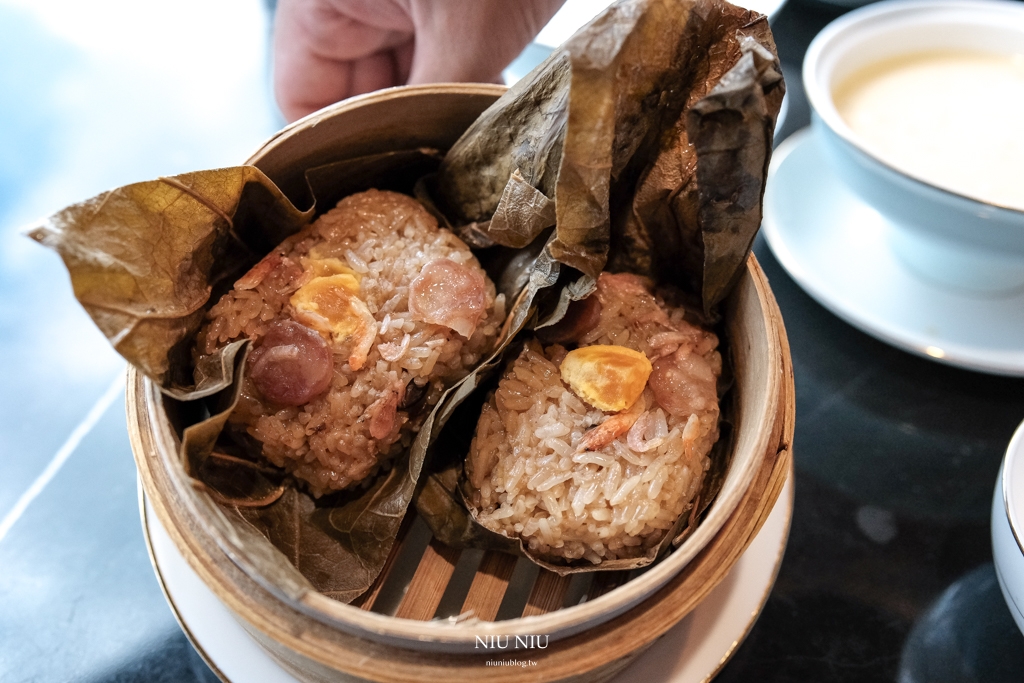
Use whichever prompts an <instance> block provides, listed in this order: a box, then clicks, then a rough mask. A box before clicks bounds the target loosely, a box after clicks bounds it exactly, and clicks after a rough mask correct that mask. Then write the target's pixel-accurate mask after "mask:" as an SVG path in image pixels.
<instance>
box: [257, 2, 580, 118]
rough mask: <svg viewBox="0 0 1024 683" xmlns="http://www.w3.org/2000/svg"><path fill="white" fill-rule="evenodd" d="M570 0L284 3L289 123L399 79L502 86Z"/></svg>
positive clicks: (284, 108) (282, 53) (281, 49)
mask: <svg viewBox="0 0 1024 683" xmlns="http://www.w3.org/2000/svg"><path fill="white" fill-rule="evenodd" d="M563 2H564V0H280V3H279V5H278V8H277V17H276V19H275V27H274V90H275V93H276V96H277V102H278V105H279V106H280V107H281V112H282V113H283V114H284V116H285V118H286V119H287V120H289V121H294V120H295V119H297V118H300V117H302V116H305V115H306V114H308V113H310V112H313V111H316V110H317V109H320V108H321V107H324V106H326V105H328V104H331V103H333V102H337V101H339V100H343V99H345V98H346V97H351V96H353V95H358V94H360V93H365V92H370V91H371V90H377V89H379V88H387V87H390V86H394V85H401V84H403V83H438V82H452V81H455V82H460V81H461V82H491V83H495V82H500V80H501V72H502V70H503V69H504V68H505V67H506V66H508V64H509V62H511V61H512V60H513V59H515V57H516V56H517V55H518V54H519V53H520V52H521V51H522V49H523V48H524V47H526V45H527V43H529V42H530V41H531V40H532V39H533V37H534V36H535V35H537V33H538V32H539V31H540V29H541V28H543V26H544V24H546V23H547V22H548V20H549V19H550V18H551V17H552V16H553V15H554V13H555V12H556V11H558V8H559V7H561V5H562V3H563Z"/></svg>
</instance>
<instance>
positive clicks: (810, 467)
mask: <svg viewBox="0 0 1024 683" xmlns="http://www.w3.org/2000/svg"><path fill="white" fill-rule="evenodd" d="M87 4H88V3H87ZM96 4H97V5H105V3H96ZM106 4H109V3H106ZM135 4H138V5H140V6H141V5H148V4H149V3H135ZM183 4H188V3H183ZM192 4H195V5H196V7H197V8H202V7H207V5H204V4H202V3H192ZM214 4H215V5H217V4H219V3H214ZM225 4H227V5H230V9H231V11H233V12H236V13H237V14H238V15H239V16H242V17H243V18H244V22H241V25H240V26H235V27H234V28H233V32H229V33H230V35H228V36H227V38H229V39H230V40H234V41H236V42H237V45H235V48H236V52H235V53H232V54H234V55H235V58H236V59H237V57H238V54H239V53H238V52H237V50H238V49H243V48H244V49H246V50H249V52H247V53H246V55H247V59H248V60H249V62H251V64H250V66H252V67H253V68H255V69H256V71H254V72H253V73H252V74H249V75H248V76H247V80H246V81H245V84H244V88H248V90H247V91H246V92H244V93H243V92H239V91H238V88H242V87H243V86H238V88H236V89H235V90H234V91H232V90H231V89H221V90H217V89H212V90H210V91H208V92H205V91H203V90H202V88H201V87H196V86H194V84H193V90H191V91H189V96H190V97H193V98H202V97H203V96H204V92H205V97H207V98H208V99H207V100H206V102H205V105H204V104H203V103H200V104H199V105H198V106H200V107H202V106H206V107H207V108H208V109H212V110H213V111H206V114H207V115H206V116H203V115H201V113H200V114H197V113H196V112H195V111H188V110H187V109H188V108H187V107H185V108H183V107H181V106H180V103H177V100H178V99H180V97H176V96H175V93H174V91H173V89H172V86H173V85H174V81H173V78H172V77H171V75H170V74H171V73H172V71H173V69H172V68H171V67H168V66H167V64H162V63H161V64H162V65H161V66H160V68H162V69H170V70H168V71H159V69H156V67H153V68H154V69H156V71H157V73H158V74H162V76H161V79H160V80H159V81H158V82H157V83H155V84H154V82H153V80H154V79H153V78H151V77H150V76H152V74H153V71H147V68H148V67H151V66H153V65H152V64H146V63H143V64H141V65H139V64H134V65H131V68H129V67H125V70H126V72H125V73H122V74H120V75H118V76H116V77H114V76H109V73H110V70H109V68H107V67H108V66H109V64H108V63H106V62H103V60H104V59H111V58H112V57H111V56H110V54H109V53H110V50H111V49H115V48H117V45H115V48H110V43H117V41H118V40H120V38H111V39H110V41H109V42H108V44H106V46H105V45H104V43H103V41H102V40H101V38H102V36H100V37H99V38H96V40H95V41H93V43H89V44H84V43H83V42H82V41H81V40H80V39H75V40H69V39H68V38H67V36H68V35H70V34H74V30H73V28H74V27H71V28H69V27H68V24H67V22H68V21H74V20H75V17H73V16H72V17H67V16H62V15H59V14H54V12H56V10H54V11H51V12H50V13H49V14H47V10H45V8H44V9H37V10H34V11H31V12H30V11H28V10H25V9H19V7H21V5H18V6H16V5H15V3H13V2H10V3H8V2H5V1H4V0H0V350H2V351H3V353H0V378H2V380H3V389H4V390H3V391H0V681H4V682H5V683H7V682H12V683H29V682H39V683H49V682H57V681H89V682H95V683H101V682H103V683H107V682H114V681H117V682H124V683H127V682H129V681H147V682H154V681H156V682H159V681H167V682H171V681H174V682H188V681H214V680H216V678H215V677H214V675H213V674H212V673H211V672H210V671H209V669H207V668H206V667H205V665H204V664H203V662H202V660H201V659H200V658H199V657H198V655H196V654H195V652H194V651H193V650H192V648H191V646H190V645H189V644H188V642H187V640H186V639H185V637H184V635H183V634H182V633H181V631H180V630H179V629H178V626H177V624H176V623H175V621H174V618H173V616H172V614H171V612H170V610H169V609H168V607H167V605H166V603H165V602H164V599H163V596H162V595H161V593H160V588H159V586H158V585H157V583H156V580H155V578H154V576H153V572H152V569H151V567H150V564H149V558H148V556H147V553H146V548H145V544H144V542H143V538H142V533H141V530H140V526H139V521H138V520H139V517H138V507H137V497H136V484H135V470H134V465H133V463H132V458H131V453H130V449H129V446H128V442H127V436H126V433H125V426H124V416H123V410H122V401H123V394H121V393H118V388H117V382H118V381H119V379H118V373H119V372H120V369H121V364H120V363H119V361H118V359H117V357H116V356H115V355H114V354H113V353H112V352H110V351H109V350H108V349H107V348H106V347H105V342H103V340H102V339H101V338H100V337H99V335H98V333H97V332H96V331H95V330H94V329H93V328H92V327H91V326H90V324H89V322H88V321H87V320H85V319H84V316H83V314H81V313H80V312H79V311H78V310H77V309H76V307H75V305H74V302H73V300H71V298H70V295H69V294H68V292H67V284H66V279H65V277H64V275H63V273H62V272H61V269H60V266H59V263H58V262H57V260H56V259H55V258H54V257H52V256H51V255H50V254H47V253H45V252H43V250H41V249H38V248H36V247H35V246H34V245H31V244H29V243H27V242H26V241H25V240H24V238H21V237H19V236H18V235H17V230H16V228H17V227H18V226H19V225H22V224H24V223H26V222H28V221H29V220H30V219H32V218H34V217H35V216H36V215H40V214H43V213H45V212H46V211H49V210H51V209H53V208H55V207H58V206H61V205H63V204H65V203H68V202H70V201H73V200H76V199H80V198H82V197H86V196H89V195H90V194H94V193H95V192H98V191H100V190H102V189H105V188H106V187H107V186H111V185H117V184H122V183H125V182H130V181H133V180H138V179H142V178H149V177H155V176H157V175H161V174H168V173H175V172H181V171H184V170H190V169H193V168H199V167H211V166H216V165H221V164H230V163H236V162H237V161H239V160H241V159H244V158H245V157H246V156H247V155H248V152H249V151H250V150H251V149H253V148H254V147H255V146H256V144H258V142H259V141H260V140H261V139H262V138H263V137H265V136H266V135H267V134H269V133H270V132H271V131H272V130H273V129H274V128H275V127H276V126H277V121H276V120H275V118H274V115H273V114H271V112H272V109H271V107H270V105H269V102H268V96H267V94H266V88H265V71H263V69H264V63H265V62H264V61H262V60H264V59H265V56H263V55H264V53H262V52H261V50H262V49H263V48H262V47H261V46H262V45H263V43H262V42H261V43H260V46H254V45H253V44H252V43H251V41H249V42H246V40H247V39H246V38H244V34H245V32H246V31H247V30H248V31H250V32H252V31H255V32H256V35H257V38H258V39H259V40H260V41H263V33H261V32H262V31H265V30H266V17H265V16H264V15H263V13H262V10H261V9H260V8H259V6H258V5H257V4H256V3H252V2H249V3H241V2H240V3H233V4H232V3H225ZM211 6H212V5H211ZM97 11H99V10H97ZM210 11H211V12H212V11H213V10H210ZM227 11H228V10H219V12H221V13H224V12H227ZM842 11H843V10H842V9H840V8H838V7H834V6H831V5H823V4H816V3H812V2H810V0H791V1H790V3H789V4H788V5H787V6H786V7H785V8H784V9H783V10H782V12H781V14H780V15H779V17H778V19H777V20H776V22H775V24H774V30H775V35H776V40H777V41H778V45H779V51H780V55H781V57H782V61H783V67H784V70H785V75H786V80H787V84H788V87H789V93H790V109H789V116H788V119H787V122H786V124H785V127H784V130H782V131H781V137H785V136H786V135H789V134H790V133H792V132H794V131H795V130H798V129H799V128H801V127H803V126H806V125H807V124H808V122H809V112H808V109H807V104H806V100H805V99H804V97H803V94H802V89H801V86H800V63H801V60H802V58H803V52H804V50H805V49H806V47H807V44H808V43H809V42H810V40H811V38H812V37H813V36H814V34H815V33H816V32H817V31H818V30H819V29H820V28H821V27H822V26H824V25H825V24H826V23H827V22H828V21H830V20H831V19H833V18H834V17H836V16H838V15H839V14H840V13H841V12H842ZM72 14H73V13H72ZM154 17H156V19H157V20H158V19H159V17H157V16H156V15H154ZM235 18H236V19H237V17H235ZM93 19H95V17H93ZM115 19H116V17H115V15H113V14H112V15H110V17H109V20H110V21H114V20H115ZM228 19H231V16H230V15H228ZM217 20H218V19H217V17H212V18H210V21H217ZM221 20H223V17H221ZM62 21H63V22H64V23H62ZM82 21H85V19H82ZM235 23H236V24H238V23H239V22H237V21H236V22H235ZM182 26H183V28H182V31H181V35H182V36H183V38H182V40H186V41H187V40H195V41H201V40H202V39H203V35H202V34H201V33H195V32H194V31H193V32H192V33H190V31H192V29H189V28H188V26H187V25H185V24H183V25H182ZM62 27H63V28H62ZM109 28H110V27H107V29H109ZM101 29H102V30H107V29H103V27H102V26H101V27H100V28H98V29H97V30H99V31H100V33H102V30H101ZM240 36H243V37H240ZM76 40H77V42H76ZM239 46H241V47H239ZM150 47H152V46H150ZM120 49H123V50H130V49H132V46H131V45H130V44H128V45H121V46H120ZM194 49H195V50H198V51H199V52H200V58H208V59H210V60H216V59H217V58H218V54H219V57H220V58H221V59H223V58H224V55H225V54H229V53H218V52H217V51H216V50H212V49H211V48H210V47H209V46H208V45H206V44H204V43H200V42H196V43H195V45H194ZM29 57H31V59H27V58H29ZM83 60H84V62H83ZM194 61H195V60H194ZM247 63H248V62H247ZM194 66H195V64H191V65H190V64H184V65H183V68H185V67H189V68H194ZM132 69H134V71H132ZM128 71H132V73H127V72H128ZM95 74H107V75H104V76H96V75H95ZM133 79H134V80H133ZM182 83H184V81H182ZM178 87H181V88H187V87H189V86H187V85H182V84H180V83H179V84H178ZM126 88H127V89H128V90H127V92H126V91H125V89H126ZM161 91H166V92H161ZM83 111H84V112H85V114H84V115H83ZM140 115H142V116H148V117H150V119H155V123H154V121H153V120H150V123H149V124H148V125H147V126H139V125H138V123H137V121H138V117H139V116H140ZM225 116H236V117H244V124H241V125H229V124H226V123H225V121H224V119H223V117H225ZM218 117H220V118H218ZM238 120H241V119H238ZM83 126H84V130H83ZM153 136H159V137H160V139H159V140H153V139H150V138H152V137H153ZM96 138H98V139H96ZM69 146H70V147H69ZM133 146H134V147H133ZM107 149H116V150H117V151H116V152H115V153H114V154H112V155H110V154H107V155H106V156H107V157H109V156H113V158H112V159H111V158H106V157H105V156H104V153H105V152H104V151H105V150H107ZM755 252H756V253H757V256H758V258H759V259H760V260H761V263H762V265H763V267H764V269H765V271H766V272H767V273H768V276H769V278H770V280H771V284H772V287H773V289H774V292H775V295H776V297H777V298H778V301H779V304H780V307H781V308H782V313H783V316H784V318H785V321H786V325H787V329H788V331H789V337H790V342H791V344H792V351H793V362H794V368H795V373H796V383H797V428H796V439H795V444H794V452H795V465H796V508H795V514H794V518H793V527H792V533H791V536H790V541H789V547H788V549H787V551H786V555H785V559H784V562H783V565H782V569H781V572H780V574H779V577H778V581H777V583H776V585H775V589H774V591H773V592H772V594H771V596H770V598H769V600H768V603H767V605H766V607H765V609H764V612H763V614H762V615H761V618H760V620H759V621H758V622H757V624H756V626H755V627H754V629H753V630H752V632H751V633H750V635H749V636H748V638H747V640H746V641H745V643H744V644H743V645H742V646H741V647H740V648H739V650H738V651H737V653H736V655H735V657H734V658H733V660H732V661H731V662H730V663H729V664H728V665H727V666H726V667H725V669H724V670H723V671H722V673H721V674H720V676H719V678H718V679H716V680H719V681H726V682H730V683H731V682H734V681H735V682H739V681H743V682H747V681H766V682H768V681H771V682H783V681H785V682H789V681H793V682H796V681H815V682H817V681H851V682H852V681H857V682H871V681H889V682H892V681H899V683H918V682H924V681H931V682H936V683H947V682H949V683H953V682H957V683H961V682H963V683H967V682H981V681H985V682H995V683H998V682H1001V681H1016V682H1019V681H1022V680H1024V637H1022V636H1021V634H1020V632H1018V631H1017V630H1016V628H1015V626H1014V624H1013V622H1012V620H1011V617H1010V614H1009V612H1008V610H1007V608H1006V606H1005V604H1004V603H1003V601H1002V597H1001V595H1000V594H999V589H998V586H997V585H996V580H995V575H994V572H993V568H992V564H991V562H992V557H991V543H990V540H989V523H988V515H989V506H990V503H991V496H992V491H993V486H994V483H995V479H996V473H997V470H998V468H999V462H1000V459H1001V457H1002V454H1003V451H1004V448H1005V446H1006V444H1007V442H1008V441H1009V438H1010V435H1011V434H1012V432H1013V430H1014V428H1015V427H1016V425H1017V424H1018V423H1019V422H1020V421H1021V420H1022V419H1024V380H1016V379H1005V378H999V377H993V376H988V375H983V374H978V373H972V372H966V371H961V370H957V369H953V368H949V367H946V366H943V365H940V364H937V363H935V362H932V361H928V360H924V359H920V358H917V357H914V356H911V355H909V354H906V353H903V352H901V351H898V350H896V349H893V348H891V347H889V346H886V345H885V344H883V343H881V342H879V341H876V340H875V339H873V338H871V337H869V336H867V335H864V334H862V333H861V332H859V331H857V330H856V329H854V328H852V327H850V326H849V325H847V324H846V323H844V322H842V321H841V320H839V319H838V318H836V317H835V316H833V315H832V314H831V313H829V312H828V311H826V310H825V309H824V308H822V307H821V306H820V305H818V304H817V303H816V302H815V301H813V300H812V299H811V298H810V297H808V296H807V295H806V294H805V293H804V292H803V291H802V290H801V289H800V288H799V287H797V286H796V284H795V283H794V282H793V281H792V280H791V279H790V278H789V277H788V276H787V274H786V273H785V272H784V271H783V270H782V268H781V267H780V266H779V264H778V262H777V261H776V260H775V259H774V257H773V256H772V254H771V252H770V250H769V249H768V248H767V245H766V244H764V242H763V240H760V239H759V240H758V242H757V244H756V245H755ZM57 342H59V343H57ZM69 348H70V349H71V350H70V351H69ZM108 387H114V388H113V389H110V388H108ZM97 401H99V402H98V403H97ZM83 416H85V417H84V418H83ZM83 420H84V421H83ZM61 465H62V466H61ZM34 482H35V484H34ZM40 484H45V485H40Z"/></svg>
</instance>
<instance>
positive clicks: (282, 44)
mask: <svg viewBox="0 0 1024 683" xmlns="http://www.w3.org/2000/svg"><path fill="white" fill-rule="evenodd" d="M396 26H397V25H396ZM408 41H409V34H408V33H405V32H403V31H400V30H390V29H381V28H378V27H373V26H368V25H366V24H363V23H361V22H359V21H356V20H354V19H352V18H351V17H348V16H345V15H343V14H341V13H340V12H339V11H338V10H337V9H336V8H335V7H334V6H333V5H331V4H330V2H328V0H281V3H280V5H279V7H278V11H277V16H276V18H275V25H274V76H273V79H274V91H275V95H276V98H277V102H278V106H279V107H280V108H281V112H282V114H283V115H284V117H285V119H287V120H289V121H294V120H295V119H297V118H300V117H302V116H305V115H306V114H309V113H310V112H313V111H316V110H317V109H320V108H321V107H324V106H326V105H328V104H331V103H333V102H337V101H339V100H342V99H345V98H346V97H349V96H351V95H353V94H355V92H356V90H354V89H353V85H354V79H355V66H354V64H355V63H356V62H358V61H359V60H361V59H364V58H366V57H368V56H370V55H372V54H374V53H376V52H380V51H381V50H388V49H389V48H390V47H392V46H393V45H398V44H402V43H406V42H408ZM379 61H380V60H376V59H375V60H371V61H370V63H369V65H368V68H369V72H367V73H366V74H364V75H362V76H361V77H360V78H361V80H360V85H359V88H360V89H359V90H358V92H364V90H362V88H365V87H366V86H365V84H366V83H374V82H377V83H385V82H386V83H387V84H388V85H394V84H395V83H394V82H391V80H390V79H388V78H385V77H383V76H382V75H381V74H382V73H384V71H382V70H381V69H379V68H378V67H379V64H378V62H379ZM390 71H391V72H393V71H394V69H393V67H392V68H391V69H390Z"/></svg>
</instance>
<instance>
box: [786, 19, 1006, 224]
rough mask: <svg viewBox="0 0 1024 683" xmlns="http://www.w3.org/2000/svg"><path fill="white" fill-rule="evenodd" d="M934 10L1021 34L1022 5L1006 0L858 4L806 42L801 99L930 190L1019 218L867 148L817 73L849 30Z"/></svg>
mask: <svg viewBox="0 0 1024 683" xmlns="http://www.w3.org/2000/svg"><path fill="white" fill-rule="evenodd" d="M936 10H937V11H943V10H945V11H950V12H952V11H960V12H964V11H969V12H974V13H975V14H976V15H977V16H978V17H979V18H982V17H996V16H998V17H1000V18H1001V19H1003V20H1004V21H1007V24H1006V25H1010V26H1019V27H1020V29H1021V33H1022V35H1024V3H1020V2H1011V1H1009V0H885V1H884V2H878V3H875V4H872V5H868V6H865V7H861V8H860V9H856V10H853V11H852V12H849V13H847V14H844V15H843V16H841V17H839V18H838V19H836V20H835V21H833V22H832V23H830V24H829V25H827V26H826V27H825V28H824V29H822V30H821V32H820V33H818V35H817V36H815V37H814V40H813V41H811V44H810V46H809V47H808V48H807V53H806V55H805V56H804V63H803V84H804V91H805V93H806V95H807V99H808V100H809V101H810V104H811V108H812V110H813V111H814V113H816V114H817V115H818V117H819V118H820V119H821V121H822V122H823V123H824V124H825V125H826V126H828V128H830V129H831V130H832V132H833V133H835V134H836V135H838V136H839V137H840V138H841V139H842V140H843V141H844V142H846V143H847V144H849V145H850V146H852V147H853V148H855V149H856V150H857V151H858V152H860V153H861V154H864V155H865V156H867V157H868V158H869V159H871V160H872V161H873V162H875V163H877V164H879V165H880V166H883V167H885V168H887V169H889V170H890V171H892V172H893V173H896V174H898V175H901V176H903V177H905V178H908V179H909V180H911V181H913V182H915V183H919V184H921V185H923V186H925V187H927V188H929V189H931V190H934V191H935V192H940V193H942V194H944V195H948V196H950V197H955V198H957V199H959V200H963V201H966V202H969V203H971V204H973V205H974V206H975V207H976V210H978V211H987V212H989V213H991V212H993V211H995V212H997V213H1001V212H1006V215H1008V216H1012V217H1014V218H1015V219H1018V220H1019V219H1024V210H1021V209H1017V208H1013V207H1009V206H1005V205H1001V204H994V203H992V202H985V201H982V200H980V199H977V198H976V197H972V196H969V195H966V194H962V193H960V192H956V191H954V190H951V189H949V188H946V187H941V186H939V185H935V184H934V183H932V182H930V181H927V180H924V179H922V178H919V177H917V176H916V175H913V174H911V173H908V172H907V171H904V170H902V169H899V168H897V167H895V166H893V165H892V164H890V163H889V162H887V161H885V160H883V159H881V158H879V157H878V156H877V155H875V154H873V153H872V152H870V151H869V150H868V149H866V148H865V147H864V145H863V144H862V143H861V142H860V139H859V137H858V136H857V134H856V133H855V132H854V131H853V129H851V128H850V126H849V125H847V123H846V121H845V120H843V117H842V116H840V114H839V111H838V110H837V109H836V107H835V104H834V103H833V101H832V93H831V91H830V88H829V85H830V83H823V82H822V80H823V78H824V77H825V75H826V74H824V73H822V71H823V69H822V64H821V62H822V57H823V56H824V55H825V54H826V52H827V51H828V50H829V48H830V47H831V46H832V45H833V44H835V43H836V42H837V41H838V40H840V39H842V38H845V37H848V36H849V35H850V34H856V33H864V32H866V31H868V30H871V31H877V30H884V29H885V28H886V26H887V25H889V24H890V23H891V22H893V20H899V19H905V18H906V17H908V16H913V15H915V14H921V13H923V12H927V11H936ZM951 23H952V22H951ZM1022 45H1024V40H1022Z"/></svg>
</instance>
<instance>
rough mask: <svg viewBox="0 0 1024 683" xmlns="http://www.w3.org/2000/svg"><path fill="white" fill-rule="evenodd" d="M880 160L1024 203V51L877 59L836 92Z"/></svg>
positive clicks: (957, 187)
mask: <svg viewBox="0 0 1024 683" xmlns="http://www.w3.org/2000/svg"><path fill="white" fill-rule="evenodd" d="M832 97H833V101H834V102H835V105H836V108H837V109H838V110H839V114H840V115H841V116H842V117H843V119H844V120H845V121H846V123H847V125H849V126H850V128H852V129H853V130H854V132H855V133H857V135H858V136H859V137H860V138H861V142H862V144H863V146H864V147H865V148H866V149H867V150H868V151H870V152H871V153H872V154H874V155H875V156H877V157H878V158H879V159H881V160H883V161H885V162H887V163H889V164H890V165H892V166H895V167H897V168H899V169H900V170H902V171H905V172H907V173H909V174H910V175H912V176H915V177H917V178H920V179H921V180H924V181H926V182H929V183H931V184H933V185H938V186H939V187H942V188H945V189H948V190H952V191H954V192H957V193H960V194H965V195H968V196H970V197H974V198H976V199H980V200H982V201H984V202H989V203H992V204H997V205H1000V206H1006V207H1011V208H1015V209H1020V210H1024V54H1019V55H997V54H988V53H982V52H926V53H918V54H913V55H908V56H903V57H899V58H897V59H892V60H888V61H884V62H880V63H878V64H874V65H871V66H869V67H866V68H864V69H861V70H860V71H858V72H855V73H854V74H853V75H852V76H850V77H849V78H847V79H846V80H845V81H843V82H841V83H840V84H839V85H838V87H836V88H835V90H834V91H833V93H832Z"/></svg>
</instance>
